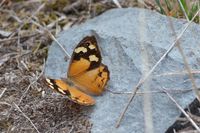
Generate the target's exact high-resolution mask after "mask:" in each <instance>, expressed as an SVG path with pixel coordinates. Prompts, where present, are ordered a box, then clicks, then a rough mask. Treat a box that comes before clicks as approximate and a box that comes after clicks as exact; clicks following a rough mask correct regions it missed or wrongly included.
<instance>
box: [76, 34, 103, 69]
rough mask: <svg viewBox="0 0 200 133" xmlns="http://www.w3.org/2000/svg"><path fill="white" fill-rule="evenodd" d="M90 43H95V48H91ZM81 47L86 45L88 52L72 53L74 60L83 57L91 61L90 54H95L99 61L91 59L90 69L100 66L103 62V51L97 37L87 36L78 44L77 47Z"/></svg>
mask: <svg viewBox="0 0 200 133" xmlns="http://www.w3.org/2000/svg"><path fill="white" fill-rule="evenodd" d="M90 45H94V46H95V48H94V49H90V48H89V46H90ZM79 47H84V48H86V49H87V52H85V53H84V52H82V51H80V52H79V53H75V52H73V55H72V61H73V60H77V61H79V60H80V59H81V58H84V59H86V60H88V61H90V59H89V56H90V55H95V56H96V57H97V58H98V61H90V62H91V64H90V66H89V68H88V70H91V69H95V68H97V67H99V66H100V64H101V60H102V58H101V53H100V50H99V48H98V46H97V41H96V38H95V37H94V36H87V37H85V38H84V39H83V40H82V41H81V42H80V43H79V44H78V45H77V47H76V48H75V49H77V48H79Z"/></svg>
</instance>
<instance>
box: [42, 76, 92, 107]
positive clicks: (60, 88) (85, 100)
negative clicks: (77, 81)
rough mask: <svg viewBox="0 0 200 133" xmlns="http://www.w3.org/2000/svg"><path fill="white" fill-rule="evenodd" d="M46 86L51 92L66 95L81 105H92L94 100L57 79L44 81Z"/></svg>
mask: <svg viewBox="0 0 200 133" xmlns="http://www.w3.org/2000/svg"><path fill="white" fill-rule="evenodd" d="M46 82H47V83H48V86H49V87H50V88H52V89H53V90H55V91H57V92H59V93H61V94H63V95H66V96H67V97H68V98H69V99H70V100H72V101H73V102H76V103H78V104H81V105H93V104H95V100H94V99H93V98H92V97H91V96H89V95H87V94H85V93H83V92H82V91H80V90H78V89H77V88H76V87H72V86H69V85H68V84H67V83H66V82H64V81H62V80H57V79H48V78H47V79H46Z"/></svg>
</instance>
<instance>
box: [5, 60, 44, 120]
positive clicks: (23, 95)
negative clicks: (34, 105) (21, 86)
mask: <svg viewBox="0 0 200 133" xmlns="http://www.w3.org/2000/svg"><path fill="white" fill-rule="evenodd" d="M44 70H45V60H44V65H43V68H42V72H41V73H40V75H39V76H38V77H37V78H36V80H35V81H33V82H31V83H30V84H29V85H28V87H27V89H26V90H25V91H24V93H23V94H22V96H21V98H20V100H19V102H18V104H17V105H18V106H19V105H20V103H21V101H22V100H23V98H24V97H25V96H26V94H27V92H28V91H29V89H30V87H31V86H32V85H33V84H35V83H36V82H37V81H38V80H39V79H40V77H42V75H43V73H44ZM12 109H13V106H12V107H11V108H10V110H9V112H11V110H12ZM9 115H10V113H9V114H8V117H9Z"/></svg>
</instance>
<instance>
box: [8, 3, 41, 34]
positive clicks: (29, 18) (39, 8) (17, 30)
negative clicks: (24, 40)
mask: <svg viewBox="0 0 200 133" xmlns="http://www.w3.org/2000/svg"><path fill="white" fill-rule="evenodd" d="M44 6H45V3H44V4H42V5H41V6H39V7H38V9H37V10H36V11H35V12H34V13H33V14H32V15H31V16H30V17H28V18H27V19H26V20H23V23H22V24H21V25H20V26H19V28H18V29H16V30H15V31H14V32H13V33H12V35H10V37H9V38H12V37H13V36H14V35H15V34H16V33H18V32H19V29H21V28H22V27H23V26H24V25H25V24H26V23H25V22H30V20H31V19H32V18H33V17H34V16H35V15H36V14H37V13H38V12H39V11H40V10H41V9H42V8H44Z"/></svg>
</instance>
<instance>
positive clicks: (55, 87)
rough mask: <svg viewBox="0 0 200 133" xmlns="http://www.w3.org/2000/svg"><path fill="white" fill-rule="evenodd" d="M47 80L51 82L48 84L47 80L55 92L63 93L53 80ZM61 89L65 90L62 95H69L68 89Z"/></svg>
mask: <svg viewBox="0 0 200 133" xmlns="http://www.w3.org/2000/svg"><path fill="white" fill-rule="evenodd" d="M49 81H50V82H51V83H52V84H49V83H48V82H47V83H48V84H49V85H50V86H52V87H53V88H54V89H55V90H56V91H57V92H59V93H61V94H63V93H62V92H60V91H59V89H58V88H60V87H59V86H58V85H57V84H56V82H55V80H53V79H49ZM60 89H62V88H60ZM63 91H64V92H65V94H63V95H67V96H68V97H71V93H70V92H69V90H63Z"/></svg>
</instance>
